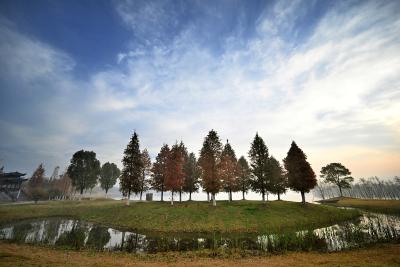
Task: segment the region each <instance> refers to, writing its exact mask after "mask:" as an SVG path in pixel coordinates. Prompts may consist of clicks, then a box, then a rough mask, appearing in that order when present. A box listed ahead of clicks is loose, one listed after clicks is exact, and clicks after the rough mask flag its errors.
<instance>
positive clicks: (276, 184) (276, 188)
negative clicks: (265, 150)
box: [269, 156, 288, 200]
mask: <svg viewBox="0 0 400 267" xmlns="http://www.w3.org/2000/svg"><path fill="white" fill-rule="evenodd" d="M269 166H270V171H271V181H272V183H271V189H270V191H271V193H273V194H276V195H278V200H281V194H284V193H285V192H286V190H287V187H288V181H287V176H286V174H285V172H284V170H283V168H282V166H281V164H280V163H279V161H278V160H276V159H275V158H274V157H273V156H271V157H270V158H269Z"/></svg>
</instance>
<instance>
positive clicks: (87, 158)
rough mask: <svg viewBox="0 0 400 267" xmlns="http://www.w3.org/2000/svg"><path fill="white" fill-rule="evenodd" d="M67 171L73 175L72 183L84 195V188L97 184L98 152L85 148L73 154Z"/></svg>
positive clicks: (70, 175)
mask: <svg viewBox="0 0 400 267" xmlns="http://www.w3.org/2000/svg"><path fill="white" fill-rule="evenodd" d="M67 173H68V176H69V177H71V180H72V185H73V186H74V187H75V188H77V189H78V190H79V192H80V194H81V196H82V194H83V191H84V190H87V189H90V188H93V187H94V186H95V185H96V184H97V180H98V176H99V174H100V161H98V160H97V159H96V153H94V152H93V151H84V150H79V151H78V152H76V153H75V154H74V155H73V156H72V159H71V163H70V165H69V167H68V170H67Z"/></svg>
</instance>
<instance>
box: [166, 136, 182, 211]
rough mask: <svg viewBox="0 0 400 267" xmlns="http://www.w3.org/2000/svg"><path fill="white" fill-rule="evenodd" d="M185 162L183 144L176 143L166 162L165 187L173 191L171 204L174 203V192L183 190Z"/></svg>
mask: <svg viewBox="0 0 400 267" xmlns="http://www.w3.org/2000/svg"><path fill="white" fill-rule="evenodd" d="M184 162H185V155H184V153H183V151H182V146H181V145H178V143H176V144H175V145H173V146H172V147H171V151H170V153H169V156H168V159H167V164H166V167H167V169H166V177H165V178H166V179H165V187H166V189H167V190H170V191H171V205H174V193H175V192H179V191H180V190H182V187H183V184H184V178H185V172H184V168H183V166H184Z"/></svg>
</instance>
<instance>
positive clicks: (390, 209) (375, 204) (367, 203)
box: [323, 197, 400, 215]
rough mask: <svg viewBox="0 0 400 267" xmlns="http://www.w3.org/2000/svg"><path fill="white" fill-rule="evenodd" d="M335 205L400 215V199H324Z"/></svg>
mask: <svg viewBox="0 0 400 267" xmlns="http://www.w3.org/2000/svg"><path fill="white" fill-rule="evenodd" d="M323 203H324V204H328V205H331V206H335V207H352V208H359V209H364V210H368V211H373V212H379V213H386V214H394V215H400V200H383V199H359V198H350V197H342V198H334V199H327V200H326V201H323Z"/></svg>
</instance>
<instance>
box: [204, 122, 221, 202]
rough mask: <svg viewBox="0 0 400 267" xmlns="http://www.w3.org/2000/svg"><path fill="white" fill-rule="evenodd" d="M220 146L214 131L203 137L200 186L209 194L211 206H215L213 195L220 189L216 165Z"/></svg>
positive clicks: (219, 156) (219, 157)
mask: <svg viewBox="0 0 400 267" xmlns="http://www.w3.org/2000/svg"><path fill="white" fill-rule="evenodd" d="M221 152H222V144H221V141H220V139H219V137H218V134H217V132H216V131H214V130H211V131H210V132H209V133H208V135H207V136H206V137H205V139H204V142H203V147H202V148H201V150H200V157H199V165H200V167H201V169H202V186H203V188H204V189H205V191H206V192H208V193H211V195H212V198H213V205H214V206H216V205H217V202H216V200H215V194H217V193H218V192H219V191H220V189H221V179H220V177H219V176H218V164H219V162H220V160H221Z"/></svg>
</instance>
